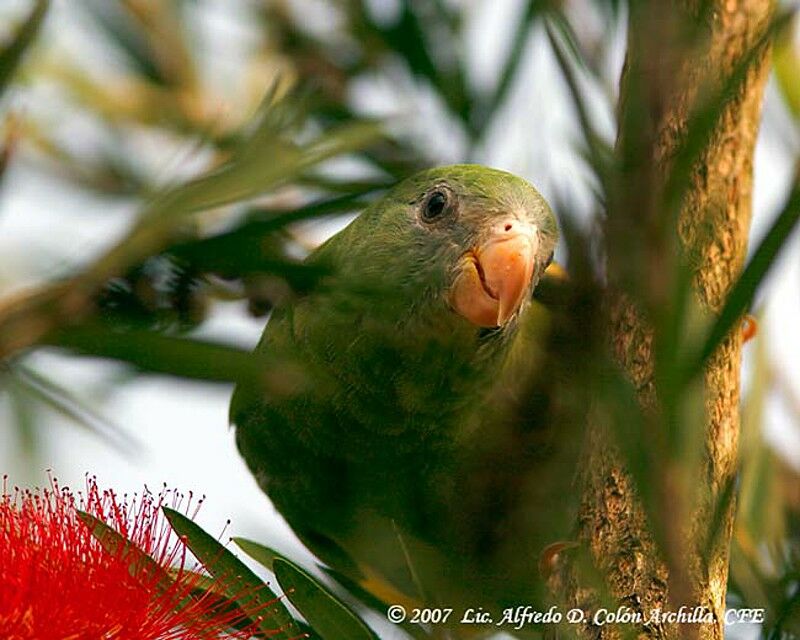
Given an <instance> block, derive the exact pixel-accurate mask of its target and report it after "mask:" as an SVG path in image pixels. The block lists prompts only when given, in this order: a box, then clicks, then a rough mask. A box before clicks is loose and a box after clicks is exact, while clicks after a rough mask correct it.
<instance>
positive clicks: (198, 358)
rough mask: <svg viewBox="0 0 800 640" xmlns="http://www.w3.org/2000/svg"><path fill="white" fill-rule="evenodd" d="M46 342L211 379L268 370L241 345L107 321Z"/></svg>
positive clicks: (251, 375)
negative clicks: (123, 327) (126, 328)
mask: <svg viewBox="0 0 800 640" xmlns="http://www.w3.org/2000/svg"><path fill="white" fill-rule="evenodd" d="M45 343H46V344H50V345H52V346H58V347H65V348H68V349H70V350H72V351H76V352H78V353H82V354H85V355H91V356H99V357H102V358H110V359H113V360H120V361H122V362H125V363H127V364H130V365H133V366H135V367H137V368H139V369H142V370H144V371H150V372H153V373H165V374H169V375H174V376H180V377H184V378H192V379H195V380H207V381H209V382H237V381H240V380H244V379H252V378H256V377H258V376H259V375H263V374H264V373H265V370H264V367H263V366H262V365H261V364H259V362H258V361H257V360H256V359H255V358H254V357H253V355H252V354H251V353H250V352H249V351H245V350H244V349H239V348H238V347H233V346H228V345H224V344H220V343H214V342H206V341H202V340H193V339H190V338H178V337H174V336H165V335H161V334H159V333H155V332H151V331H139V330H130V331H119V330H115V329H113V328H112V327H110V326H108V325H106V324H103V323H90V324H85V325H82V326H80V327H68V328H64V329H62V330H60V331H58V332H57V333H55V334H53V335H51V336H49V337H48V338H47V339H46V340H45Z"/></svg>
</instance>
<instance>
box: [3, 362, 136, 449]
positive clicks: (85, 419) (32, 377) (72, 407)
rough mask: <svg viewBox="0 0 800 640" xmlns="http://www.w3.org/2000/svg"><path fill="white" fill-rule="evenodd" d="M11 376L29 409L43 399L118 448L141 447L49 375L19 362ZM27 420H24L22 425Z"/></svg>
mask: <svg viewBox="0 0 800 640" xmlns="http://www.w3.org/2000/svg"><path fill="white" fill-rule="evenodd" d="M8 375H9V378H10V382H11V383H12V384H13V385H14V386H16V387H17V389H18V390H19V391H21V392H22V393H23V395H24V396H25V397H26V399H27V402H26V405H28V408H30V405H31V401H32V400H34V401H38V402H41V403H42V404H43V405H45V406H47V407H49V408H50V409H52V410H53V411H56V412H57V413H59V414H61V415H62V416H63V417H65V418H67V419H68V420H71V421H72V422H74V423H75V424H77V425H79V426H81V427H83V428H85V429H86V430H87V431H89V432H90V433H92V434H94V435H96V436H98V437H99V438H101V439H103V440H104V441H105V442H106V443H108V444H110V445H112V446H113V447H115V448H116V449H118V450H121V451H128V452H130V451H131V450H132V449H136V448H138V445H137V443H136V441H135V440H134V439H132V438H131V437H130V436H129V435H128V434H126V433H125V432H124V431H123V430H122V429H121V428H120V427H119V426H118V425H116V424H113V423H112V422H110V421H109V420H108V419H107V418H106V417H105V416H103V415H101V414H100V413H98V412H97V411H96V410H94V409H93V408H92V407H91V406H89V404H88V403H87V402H85V401H84V400H82V399H81V398H79V397H77V396H76V395H75V394H74V393H72V392H71V391H69V390H68V389H66V388H65V387H63V386H62V385H60V384H58V383H56V382H54V381H53V380H51V379H50V378H48V377H47V376H45V375H43V374H41V373H39V372H38V371H35V370H34V369H32V368H30V367H27V366H25V365H22V364H17V363H11V364H9V365H8ZM24 422H25V421H23V420H21V421H20V424H24Z"/></svg>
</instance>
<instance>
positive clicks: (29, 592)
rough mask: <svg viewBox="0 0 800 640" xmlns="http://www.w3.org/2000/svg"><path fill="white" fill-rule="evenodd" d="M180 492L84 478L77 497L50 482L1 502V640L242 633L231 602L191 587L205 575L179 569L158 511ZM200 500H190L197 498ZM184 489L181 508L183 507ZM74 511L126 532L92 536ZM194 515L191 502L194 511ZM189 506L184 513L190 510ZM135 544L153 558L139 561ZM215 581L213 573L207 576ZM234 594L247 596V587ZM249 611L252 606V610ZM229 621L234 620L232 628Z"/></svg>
mask: <svg viewBox="0 0 800 640" xmlns="http://www.w3.org/2000/svg"><path fill="white" fill-rule="evenodd" d="M168 500H169V501H171V504H170V505H169V506H172V507H173V508H174V507H176V506H179V505H180V503H181V502H182V501H183V496H181V495H180V494H177V493H175V492H172V491H168V490H166V489H164V490H162V491H161V492H160V493H159V494H158V495H157V496H156V495H153V494H152V493H150V492H149V491H147V490H146V491H145V492H144V493H143V494H142V495H141V496H134V497H133V499H128V498H127V497H123V498H122V499H121V500H120V499H118V498H117V496H115V494H114V493H113V492H111V491H102V492H101V491H100V490H99V489H98V488H97V484H96V481H95V480H94V479H93V478H90V479H88V480H87V492H86V494H85V495H79V496H78V497H77V498H76V497H75V495H74V494H73V493H71V492H70V491H69V490H67V489H61V488H59V486H58V484H57V483H56V482H55V481H53V482H52V486H51V488H50V489H45V490H35V491H21V490H19V489H16V490H14V492H13V493H9V492H8V490H7V487H6V481H5V479H4V482H3V496H2V499H1V500H0V638H3V639H4V640H34V639H35V640H116V639H119V640H204V639H208V638H250V637H252V635H253V633H254V632H255V629H256V627H255V625H256V624H257V623H258V622H260V620H255V621H252V620H248V619H247V618H246V617H245V616H244V614H243V613H242V611H241V610H240V609H238V608H237V607H235V606H234V605H233V600H231V599H229V598H224V597H221V596H220V595H218V594H219V593H223V592H224V588H222V589H220V588H217V589H216V590H215V593H211V592H200V591H199V588H200V587H201V586H203V585H204V584H205V582H206V579H207V576H204V575H203V574H201V573H200V572H199V568H195V567H192V568H189V567H187V564H186V561H187V550H186V546H185V545H184V544H183V542H182V541H180V540H178V539H176V537H175V536H174V534H172V533H171V530H170V528H169V525H168V523H167V522H166V521H165V518H164V517H163V516H162V513H161V506H162V505H164V504H166V501H168ZM201 502H202V500H201V501H199V502H198V503H197V505H198V507H199V504H200V503H201ZM191 504H192V497H191V494H190V496H189V500H188V506H187V507H186V509H187V510H188V508H189V507H190V506H191ZM78 510H80V511H83V512H86V513H88V514H90V515H91V516H93V517H95V518H97V519H98V520H101V521H103V522H104V523H106V524H107V525H108V526H109V527H111V528H112V529H114V530H116V531H117V532H118V533H119V534H121V535H122V536H124V537H125V538H127V539H128V540H130V541H131V542H132V543H133V545H135V547H136V548H137V549H132V547H131V546H130V545H124V544H111V545H109V544H108V543H106V544H101V543H100V542H99V541H98V540H97V539H96V538H95V536H93V535H92V531H91V529H90V527H89V526H88V525H87V524H85V523H84V522H83V521H82V520H81V519H80V517H79V513H78ZM194 514H196V510H195V512H194ZM194 514H191V515H192V516H193V515H194ZM138 550H141V551H144V552H145V553H147V555H149V556H150V557H151V558H153V559H154V560H155V563H151V562H148V561H146V559H145V558H144V557H143V556H142V555H141V553H140V552H139V551H138ZM215 584H216V585H217V587H220V586H221V585H219V581H217V582H216V583H215ZM245 591H246V589H243V590H242V591H241V594H240V595H242V596H247V595H252V589H251V590H250V592H249V593H245ZM251 614H252V612H251ZM234 627H238V629H235V628H234Z"/></svg>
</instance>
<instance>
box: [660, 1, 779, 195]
mask: <svg viewBox="0 0 800 640" xmlns="http://www.w3.org/2000/svg"><path fill="white" fill-rule="evenodd" d="M793 16H794V12H793V11H784V12H782V13H780V14H779V15H777V16H776V17H775V18H774V19H773V20H772V21H771V22H770V23H769V24H768V25H767V27H766V28H765V29H764V32H763V33H762V34H761V36H760V37H759V38H758V40H756V42H755V43H754V44H753V45H752V46H751V47H750V48H748V49H746V50H745V51H744V53H743V54H742V56H741V58H740V59H739V60H738V61H737V62H736V65H735V66H734V68H733V70H732V71H731V73H730V75H728V77H727V78H725V79H724V81H723V82H722V85H721V86H720V88H719V89H718V90H717V92H716V93H715V94H713V95H711V96H710V97H709V98H707V99H705V100H701V101H700V102H699V104H697V105H695V108H694V110H693V112H692V113H691V114H690V116H689V121H688V123H687V125H686V134H685V136H684V139H683V143H682V144H681V145H680V146H679V147H678V149H677V151H676V153H675V157H674V159H673V160H672V163H671V170H670V173H669V176H668V178H667V184H666V186H665V194H666V203H667V206H668V209H667V210H668V211H669V210H674V211H677V205H679V204H680V202H681V201H682V199H683V196H684V194H685V193H686V191H687V189H689V186H690V185H691V184H692V181H691V179H690V178H691V174H692V171H694V168H695V165H696V163H697V161H698V160H699V158H700V156H701V154H702V153H703V151H704V150H705V149H706V148H707V147H708V144H709V141H710V140H711V136H712V135H713V134H714V132H715V131H716V130H717V128H718V125H719V122H720V121H721V119H722V118H723V117H724V115H725V113H726V109H727V107H728V105H730V104H731V102H732V101H733V100H735V99H736V98H737V96H738V95H739V93H740V91H741V89H742V87H743V85H744V83H745V82H746V81H747V77H748V74H749V72H750V70H751V69H752V67H753V65H754V64H755V63H756V62H758V60H759V59H760V58H761V57H762V56H764V55H767V52H768V51H769V46H770V45H771V43H772V42H773V40H774V39H775V37H776V35H778V34H779V33H780V32H781V31H782V30H784V29H785V28H786V26H787V25H788V24H789V22H790V21H791V19H792V18H793Z"/></svg>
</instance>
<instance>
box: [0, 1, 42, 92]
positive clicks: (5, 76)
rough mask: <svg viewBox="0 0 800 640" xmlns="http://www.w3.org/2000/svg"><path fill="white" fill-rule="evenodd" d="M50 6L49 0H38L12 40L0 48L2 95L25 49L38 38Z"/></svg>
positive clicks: (0, 84) (0, 85)
mask: <svg viewBox="0 0 800 640" xmlns="http://www.w3.org/2000/svg"><path fill="white" fill-rule="evenodd" d="M49 6H50V2H49V0H37V1H36V4H34V6H33V9H31V12H30V14H29V15H28V17H27V19H26V20H25V21H24V22H23V23H22V24H21V25H20V27H19V29H17V32H16V33H15V34H14V36H13V37H12V38H11V42H9V43H8V44H7V45H6V46H5V47H3V49H2V50H0V96H2V95H3V92H4V91H5V89H6V88H7V87H8V84H9V82H10V80H11V78H12V76H13V75H14V73H15V72H16V70H17V68H18V67H19V64H20V62H22V58H23V56H24V55H25V51H26V50H27V49H28V47H29V46H30V45H31V43H32V42H33V41H34V40H35V39H36V34H37V33H38V32H39V28H40V27H41V26H42V22H43V21H44V17H45V15H46V14H47V8H48V7H49Z"/></svg>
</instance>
